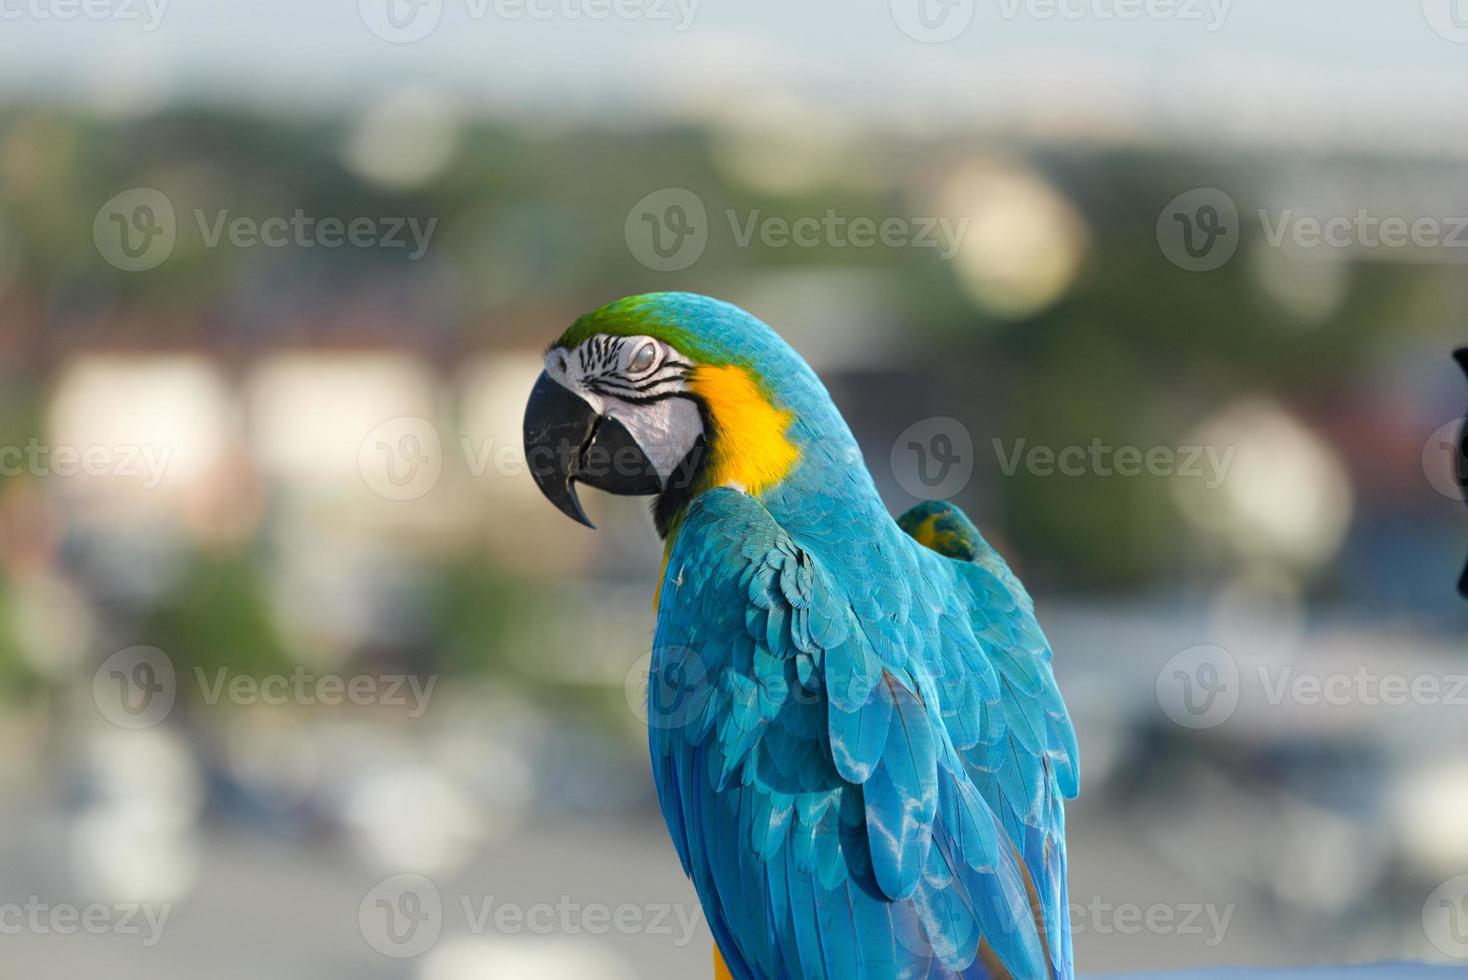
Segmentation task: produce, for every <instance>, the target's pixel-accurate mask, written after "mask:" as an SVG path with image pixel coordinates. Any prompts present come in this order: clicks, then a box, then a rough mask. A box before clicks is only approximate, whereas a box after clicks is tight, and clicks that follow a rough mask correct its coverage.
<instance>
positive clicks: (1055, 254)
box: [937, 161, 1090, 320]
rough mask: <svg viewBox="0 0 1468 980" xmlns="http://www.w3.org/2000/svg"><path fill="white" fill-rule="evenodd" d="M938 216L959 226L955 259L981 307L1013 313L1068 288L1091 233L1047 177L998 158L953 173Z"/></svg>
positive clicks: (1027, 311)
mask: <svg viewBox="0 0 1468 980" xmlns="http://www.w3.org/2000/svg"><path fill="white" fill-rule="evenodd" d="M937 216H941V217H944V218H946V219H948V220H949V221H951V222H952V227H953V228H954V229H955V231H956V237H957V238H958V252H957V254H956V255H955V256H954V258H953V260H952V261H953V262H954V270H955V272H956V273H957V274H958V278H959V282H960V283H961V284H962V286H963V289H964V291H965V292H966V293H967V294H968V295H969V297H970V298H971V299H972V300H973V301H974V302H975V303H976V304H978V305H979V306H980V307H981V308H982V309H985V310H987V311H989V312H990V313H993V314H995V315H997V316H1002V317H1007V318H1009V319H1015V320H1019V319H1023V318H1025V317H1028V316H1033V315H1035V314H1036V313H1039V312H1041V311H1043V310H1044V309H1045V308H1047V307H1049V306H1050V305H1051V304H1052V303H1054V302H1055V301H1056V300H1058V299H1060V297H1062V296H1064V295H1065V293H1066V291H1067V290H1068V289H1069V288H1070V287H1071V284H1072V283H1074V281H1075V278H1076V275H1077V273H1078V272H1079V271H1080V268H1081V262H1082V260H1083V259H1084V258H1085V254H1086V249H1087V246H1088V241H1089V237H1090V234H1089V232H1088V230H1087V228H1086V225H1085V221H1084V220H1083V219H1082V218H1081V216H1080V214H1079V213H1078V212H1077V211H1076V210H1075V208H1074V207H1072V206H1071V204H1070V202H1069V201H1068V200H1067V199H1066V198H1065V196H1064V195H1063V194H1061V193H1060V191H1058V190H1057V189H1056V188H1055V187H1054V186H1052V185H1051V184H1050V182H1049V181H1047V180H1046V179H1045V178H1044V177H1042V176H1041V175H1040V174H1038V173H1036V172H1035V171H1033V170H1030V169H1028V168H1024V167H1019V166H1015V165H1013V164H1009V163H1003V162H999V161H976V162H973V163H970V164H968V165H966V166H964V167H963V168H962V169H960V170H958V171H957V172H956V173H954V174H953V175H952V176H950V177H949V178H948V179H947V180H946V181H945V182H944V184H943V187H942V188H941V190H940V192H939V194H938V209H937Z"/></svg>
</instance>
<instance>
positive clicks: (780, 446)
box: [688, 365, 800, 496]
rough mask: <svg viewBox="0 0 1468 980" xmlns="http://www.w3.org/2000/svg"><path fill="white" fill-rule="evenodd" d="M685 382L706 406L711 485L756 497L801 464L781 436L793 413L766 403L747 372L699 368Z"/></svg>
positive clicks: (795, 451) (734, 368) (732, 367)
mask: <svg viewBox="0 0 1468 980" xmlns="http://www.w3.org/2000/svg"><path fill="white" fill-rule="evenodd" d="M688 384H689V387H690V388H692V389H693V391H694V392H695V393H696V394H697V395H698V396H699V397H700V398H702V399H703V401H704V404H705V405H707V406H708V410H709V415H710V416H711V425H712V427H713V429H714V431H713V432H711V433H709V446H710V449H711V450H712V452H713V456H712V458H711V459H710V460H709V469H708V480H709V486H711V487H722V486H737V487H739V488H740V489H742V490H743V491H744V492H745V493H748V494H752V495H756V496H757V495H759V494H761V493H763V492H764V491H766V490H768V489H769V488H770V487H773V486H775V485H776V484H777V483H779V482H780V481H781V480H783V479H785V477H786V476H788V475H789V474H790V471H791V470H792V469H794V467H795V464H796V463H797V462H799V460H800V450H799V449H797V448H796V446H795V444H794V443H792V442H791V441H790V440H789V439H788V438H787V437H786V435H785V433H786V432H787V431H788V430H789V428H790V423H792V422H793V421H795V413H793V412H789V411H784V410H782V409H778V408H776V407H775V406H774V405H772V404H770V400H769V399H768V398H767V397H765V394H764V392H762V391H760V387H759V385H758V384H757V383H756V382H755V380H754V377H753V376H752V375H750V373H749V372H748V371H747V370H745V369H744V368H742V367H738V366H735V365H725V366H721V367H709V366H700V367H697V368H694V369H693V372H692V374H690V375H689V378H688Z"/></svg>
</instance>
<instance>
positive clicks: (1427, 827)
mask: <svg viewBox="0 0 1468 980" xmlns="http://www.w3.org/2000/svg"><path fill="white" fill-rule="evenodd" d="M1392 804H1393V811H1394V816H1395V817H1396V824H1397V829H1398V832H1399V834H1400V839H1401V841H1402V845H1403V849H1404V850H1405V852H1406V854H1407V857H1408V859H1409V860H1410V861H1411V862H1412V863H1413V864H1414V865H1415V866H1416V867H1417V868H1418V869H1419V870H1420V871H1422V872H1423V873H1424V874H1427V875H1440V874H1446V873H1450V872H1453V871H1461V870H1462V869H1463V868H1468V834H1465V833H1464V832H1463V814H1464V813H1468V764H1465V763H1461V762H1456V761H1454V762H1444V763H1433V764H1425V765H1422V766H1419V767H1417V768H1415V769H1413V770H1412V771H1411V772H1410V773H1408V774H1407V775H1406V776H1405V777H1404V778H1403V779H1402V780H1401V782H1400V784H1399V785H1398V786H1397V788H1396V792H1395V793H1394V794H1393V797H1392Z"/></svg>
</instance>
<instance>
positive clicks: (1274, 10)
mask: <svg viewBox="0 0 1468 980" xmlns="http://www.w3.org/2000/svg"><path fill="white" fill-rule="evenodd" d="M389 4H392V5H394V9H395V10H396V13H397V15H398V17H397V20H396V21H389V20H387V19H385V18H386V15H387V7H388V5H389ZM414 4H421V5H424V6H422V7H421V8H420V7H416V6H414ZM919 4H922V5H924V6H923V8H922V9H921V10H920V9H919ZM945 4H946V5H947V6H945ZM1454 4H1458V5H1459V6H1461V7H1463V8H1465V9H1463V10H1461V11H1459V12H1460V13H1461V14H1462V15H1463V16H1462V17H1461V21H1460V20H1455V19H1454V18H1453V17H1452V14H1453V12H1454V7H1453V5H1454ZM598 10H600V12H602V16H601V17H598V18H596V19H593V18H592V16H591V15H593V14H595V13H597V12H598ZM87 11H90V13H87ZM619 11H620V16H619V14H618V12H619ZM922 13H926V15H927V17H926V20H923V19H920V18H919V14H922ZM945 15H946V16H945ZM1460 23H1461V26H1459V24H1460ZM373 24H375V25H376V26H377V27H378V28H379V31H378V33H376V34H375V33H374V32H373V27H372V25H373ZM925 24H926V25H928V26H924V25H925ZM394 25H396V26H394ZM404 25H406V26H404ZM932 25H937V26H936V27H934V26H932ZM904 26H907V27H908V28H910V29H909V30H906V31H905V30H904ZM394 31H397V32H398V33H397V34H396V35H395V37H396V38H397V40H400V41H406V42H407V43H391V41H389V40H385V39H384V37H383V36H380V35H382V34H384V33H386V34H389V35H393V32H394ZM914 32H916V33H917V34H919V35H922V34H923V33H924V32H927V35H926V36H928V37H929V38H930V39H931V40H933V41H934V43H924V42H923V41H922V40H919V39H917V38H916V37H915V36H913V35H914ZM419 33H421V34H423V36H422V37H421V38H418V39H413V38H414V37H415V36H416V34H419ZM949 35H952V36H951V37H950V36H949ZM407 85H415V86H428V87H430V88H432V89H433V90H435V91H442V92H444V93H445V95H446V96H449V97H452V98H455V99H457V100H459V101H461V102H463V103H464V104H465V106H466V108H469V109H471V110H475V111H492V112H495V113H499V114H510V115H526V116H539V117H543V118H544V117H550V118H560V117H569V118H573V119H574V118H587V117H593V118H604V117H607V116H619V115H632V116H651V117H654V118H657V117H665V116H669V115H672V116H678V115H691V116H694V117H698V118H707V117H708V116H709V115H715V116H717V115H720V114H729V113H739V112H754V113H758V112H763V111H766V110H767V109H769V108H770V107H779V106H785V107H790V106H793V107H795V111H797V112H803V113H807V114H815V115H823V114H828V113H829V114H832V115H833V116H835V117H840V118H850V119H853V120H859V121H862V122H868V121H871V122H878V123H881V124H883V125H892V126H951V125H958V126H963V125H966V124H968V123H970V122H971V121H973V120H981V121H989V122H992V121H994V120H1000V121H1005V122H1009V123H1014V124H1017V125H1019V126H1020V127H1021V128H1028V129H1036V128H1037V129H1039V130H1041V131H1042V132H1046V131H1050V130H1059V131H1062V132H1078V133H1083V134H1084V133H1086V132H1087V131H1089V130H1095V131H1097V132H1104V133H1108V134H1115V133H1118V132H1121V133H1128V132H1131V133H1136V132H1146V131H1149V130H1154V129H1157V128H1159V127H1161V128H1163V129H1166V130H1169V131H1170V132H1172V133H1173V135H1174V136H1176V135H1177V134H1178V133H1179V132H1181V133H1182V134H1184V135H1187V134H1188V133H1190V132H1194V131H1196V133H1197V134H1198V135H1199V136H1200V138H1202V137H1206V136H1208V135H1209V134H1217V133H1219V132H1224V133H1226V134H1228V138H1230V139H1232V140H1235V141H1238V140H1242V141H1244V142H1248V141H1250V140H1251V139H1258V140H1260V141H1263V142H1272V141H1275V140H1277V139H1284V140H1289V139H1298V138H1304V139H1305V140H1306V141H1307V142H1308V141H1311V140H1314V139H1316V138H1328V139H1333V140H1341V139H1343V140H1344V142H1346V143H1348V144H1358V145H1360V146H1362V147H1366V148H1370V147H1381V148H1383V149H1389V148H1390V147H1392V146H1393V144H1394V143H1398V142H1402V141H1406V142H1410V143H1412V144H1414V145H1417V144H1421V143H1423V142H1424V141H1426V142H1428V143H1431V144H1438V143H1441V144H1444V145H1446V146H1448V147H1451V155H1453V156H1462V155H1468V154H1464V153H1462V146H1463V144H1464V143H1465V142H1468V135H1465V134H1464V131H1465V130H1468V127H1465V126H1464V122H1465V120H1468V112H1465V111H1464V108H1463V107H1464V100H1465V96H1468V2H1464V0H1351V2H1345V0H855V2H852V0H847V2H838V0H814V2H810V0H807V2H799V0H315V2H312V0H249V2H247V0H209V2H206V0H0V86H3V88H0V92H3V93H4V96H6V97H8V98H12V99H14V100H17V101H25V102H31V101H50V100H54V99H59V100H63V101H77V100H81V101H85V102H90V103H93V104H96V105H99V106H103V107H114V108H127V107H147V106H151V105H154V104H157V103H158V102H160V101H165V100H167V99H169V98H176V97H180V96H183V97H189V98H195V99H197V98H200V97H202V98H207V99H212V100H217V101H229V102H241V101H243V102H250V103H260V104H264V105H265V106H266V107H267V108H269V109H271V110H273V111H289V110H290V109H292V108H297V107H298V108H303V109H314V108H318V107H322V106H327V107H339V106H342V105H350V104H353V103H357V102H360V101H362V100H370V99H373V98H375V97H377V96H379V95H381V94H383V93H385V92H388V91H393V90H396V89H399V88H401V87H403V86H407ZM1342 127H1345V128H1346V129H1347V130H1349V132H1346V133H1344V135H1343V134H1342V132H1341V128H1342Z"/></svg>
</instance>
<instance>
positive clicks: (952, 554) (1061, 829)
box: [897, 500, 1080, 976]
mask: <svg viewBox="0 0 1468 980" xmlns="http://www.w3.org/2000/svg"><path fill="white" fill-rule="evenodd" d="M897 523H898V526H899V527H901V528H902V529H903V530H904V531H906V532H907V533H908V534H909V535H911V536H912V538H913V539H914V540H915V541H917V542H918V543H919V544H922V545H923V546H925V547H927V548H931V549H932V550H934V551H936V552H937V553H939V554H941V555H943V556H944V557H946V558H951V559H954V560H955V561H957V562H962V563H964V565H965V568H964V569H963V570H962V571H961V574H962V576H963V578H964V580H965V581H966V582H967V584H968V585H969V587H970V589H971V594H972V602H971V607H970V608H971V620H972V623H973V629H974V632H975V634H976V636H977V637H978V638H979V641H980V643H981V644H982V645H983V646H984V648H985V650H986V651H988V653H989V659H990V661H991V662H992V663H993V664H994V667H995V669H996V672H997V674H998V676H999V679H1000V683H1001V688H1002V696H1001V706H1000V712H1001V713H1002V714H1003V715H1004V716H1005V720H1006V722H1007V724H1006V725H1005V726H1004V728H1003V730H1002V731H1000V732H997V733H995V732H992V731H991V732H989V733H987V735H986V734H985V733H983V732H981V733H979V736H978V738H977V740H973V739H972V738H971V737H959V738H958V739H957V741H958V742H959V745H960V754H961V755H962V756H963V759H964V762H965V765H966V767H967V769H968V774H969V777H970V778H971V779H972V780H973V782H974V785H975V786H977V787H978V789H979V792H980V793H981V794H982V795H983V797H984V799H985V800H986V801H988V803H989V805H990V806H991V807H992V808H993V809H994V812H995V813H997V814H998V815H999V817H1000V819H1001V821H1002V822H1003V824H1004V827H1005V830H1006V831H1007V832H1008V833H1009V836H1010V841H1011V842H1012V843H1014V845H1015V846H1016V847H1018V848H1019V849H1020V853H1021V855H1022V856H1023V859H1024V864H1025V868H1026V870H1027V871H1028V872H1029V874H1030V876H1031V882H1030V884H1031V885H1032V887H1033V888H1034V890H1035V898H1036V902H1037V905H1038V907H1039V909H1040V912H1041V915H1042V920H1043V923H1045V924H1047V928H1048V929H1050V930H1056V929H1058V930H1060V935H1059V936H1058V937H1056V936H1051V937H1048V938H1049V939H1050V940H1051V941H1049V942H1047V946H1048V947H1049V950H1048V951H1049V953H1050V958H1051V961H1052V964H1053V965H1054V967H1055V970H1056V972H1057V973H1058V974H1059V975H1061V976H1065V975H1068V974H1069V972H1070V971H1071V969H1072V964H1071V962H1070V957H1069V950H1070V948H1071V942H1070V940H1071V936H1070V931H1071V924H1070V915H1069V908H1068V903H1067V900H1066V888H1065V882H1066V858H1065V811H1064V807H1063V803H1062V801H1063V800H1065V799H1073V798H1074V797H1075V796H1076V794H1077V792H1078V791H1079V788H1080V787H1079V778H1078V777H1079V770H1078V763H1079V754H1078V752H1077V749H1076V740H1075V730H1074V728H1073V726H1072V725H1071V722H1070V717H1069V715H1068V713H1067V712H1066V709H1065V705H1064V703H1063V702H1062V701H1061V699H1060V691H1059V688H1058V687H1057V686H1056V684H1055V679H1054V676H1053V674H1052V673H1051V670H1050V659H1051V654H1050V644H1049V643H1048V641H1046V639H1045V635H1044V633H1043V632H1042V631H1041V630H1040V624H1039V622H1038V621H1037V620H1036V619H1035V612H1034V601H1033V600H1032V599H1031V598H1030V595H1029V593H1028V592H1027V591H1025V588H1024V586H1023V585H1021V584H1020V581H1019V579H1018V578H1017V577H1016V576H1015V575H1014V573H1013V572H1012V571H1011V570H1010V568H1009V565H1008V564H1007V563H1006V562H1005V561H1004V559H1003V558H1002V557H1001V556H1000V555H999V553H998V552H997V551H995V550H994V549H993V547H991V546H990V545H989V543H988V542H987V541H985V540H984V536H983V535H982V534H980V533H979V529H978V528H977V527H975V526H974V523H973V522H972V521H971V520H969V518H968V516H967V515H965V514H964V513H963V511H961V510H959V509H958V508H957V507H955V506H954V505H953V504H951V503H948V502H947V501H941V500H938V501H925V502H924V503H921V504H918V505H916V506H915V507H913V508H912V509H911V510H909V511H907V512H906V513H904V514H903V515H902V516H901V517H899V518H898V519H897ZM966 717H967V716H966V713H965V712H964V709H962V708H959V709H958V711H955V712H953V713H951V714H950V715H949V719H950V721H951V723H952V725H951V730H954V731H957V730H961V729H963V728H965V727H966V726H965V721H966ZM1056 939H1058V941H1055V940H1056Z"/></svg>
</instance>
